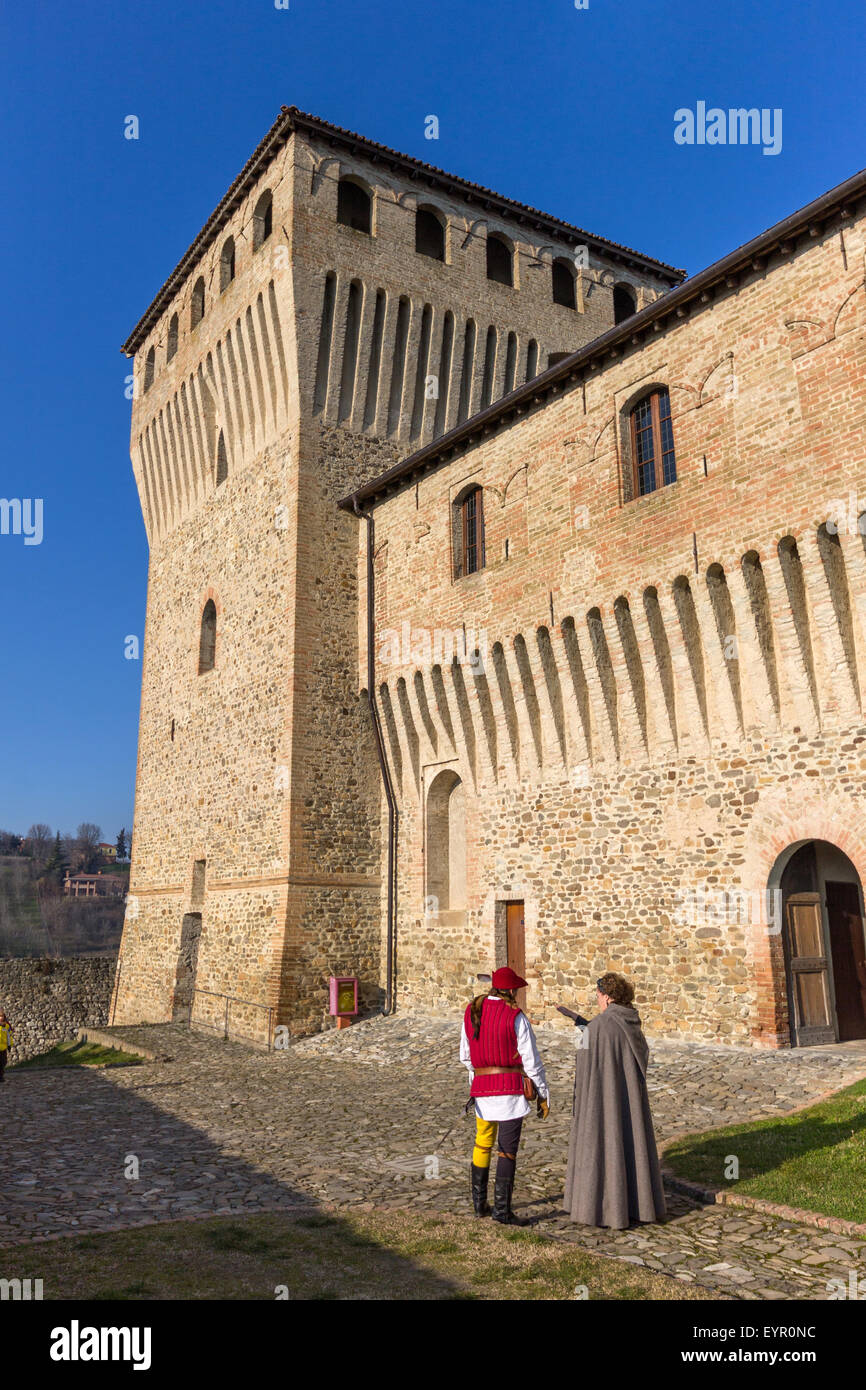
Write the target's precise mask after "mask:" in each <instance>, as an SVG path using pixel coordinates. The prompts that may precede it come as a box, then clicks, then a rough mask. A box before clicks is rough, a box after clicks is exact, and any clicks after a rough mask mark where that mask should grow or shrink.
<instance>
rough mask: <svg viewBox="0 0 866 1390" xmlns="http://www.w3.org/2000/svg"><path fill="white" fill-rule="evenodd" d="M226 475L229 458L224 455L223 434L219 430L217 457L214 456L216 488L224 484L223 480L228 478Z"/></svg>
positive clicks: (224, 442)
mask: <svg viewBox="0 0 866 1390" xmlns="http://www.w3.org/2000/svg"><path fill="white" fill-rule="evenodd" d="M228 475H229V456H228V454H227V453H226V441H225V435H224V434H223V432H222V430H220V437H219V439H218V440H217V456H216V485H217V487H219V485H220V483H224V482H225V480H226V478H227V477H228Z"/></svg>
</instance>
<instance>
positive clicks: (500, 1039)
mask: <svg viewBox="0 0 866 1390" xmlns="http://www.w3.org/2000/svg"><path fill="white" fill-rule="evenodd" d="M519 1014H520V1010H519V1009H513V1008H512V1007H511V1005H510V1004H508V1003H507V1002H506V1001H505V1000H504V999H485V1001H484V1003H483V1004H482V1005H481V1027H480V1028H479V1030H478V1038H477V1040H476V1039H475V1038H474V1037H473V1036H472V1019H471V1017H470V1006H467V1009H466V1013H465V1014H464V1015H463V1026H464V1028H465V1029H466V1036H467V1038H468V1039H469V1059H470V1061H471V1062H472V1067H473V1070H475V1071H476V1073H477V1069H478V1068H479V1067H519V1066H522V1065H523V1064H522V1062H521V1060H520V1053H519V1052H518V1050H517V1033H516V1030H515V1024H516V1022H517V1019H518V1016H519ZM522 1090H523V1075H522V1073H521V1072H519V1071H512V1072H500V1073H499V1074H498V1075H497V1076H478V1075H477V1074H476V1075H475V1076H473V1078H472V1089H471V1091H470V1094H471V1095H473V1096H519V1095H520V1094H521V1092H522Z"/></svg>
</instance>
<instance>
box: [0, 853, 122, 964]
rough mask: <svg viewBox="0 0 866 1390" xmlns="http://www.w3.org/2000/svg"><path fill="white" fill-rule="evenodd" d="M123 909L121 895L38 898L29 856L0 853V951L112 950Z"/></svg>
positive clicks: (94, 952) (11, 953)
mask: <svg viewBox="0 0 866 1390" xmlns="http://www.w3.org/2000/svg"><path fill="white" fill-rule="evenodd" d="M111 872H112V873H114V872H119V873H122V872H123V870H122V869H121V868H120V866H118V868H117V870H116V871H115V870H114V869H112V870H111ZM123 914H124V899H123V898H122V897H118V898H65V897H63V896H62V895H60V896H52V897H49V896H46V895H44V894H43V895H42V897H41V899H40V892H39V886H38V884H37V882H36V866H35V865H34V863H33V860H32V859H29V858H26V857H25V856H23V855H16V854H10V855H0V956H45V955H49V956H84V955H103V954H114V953H115V952H116V951H117V950H118V948H119V946H120V936H121V931H122V929H123Z"/></svg>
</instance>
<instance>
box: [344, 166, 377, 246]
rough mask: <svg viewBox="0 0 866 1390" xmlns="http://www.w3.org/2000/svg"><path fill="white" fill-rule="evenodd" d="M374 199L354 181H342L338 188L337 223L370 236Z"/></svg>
mask: <svg viewBox="0 0 866 1390" xmlns="http://www.w3.org/2000/svg"><path fill="white" fill-rule="evenodd" d="M372 206H373V199H372V197H371V196H370V194H369V193H368V191H367V189H366V188H362V187H361V185H360V184H358V183H355V181H354V179H340V182H339V185H338V187H337V221H338V222H342V224H343V226H344V227H353V228H354V230H355V231H356V232H366V233H367V235H368V236H369V234H370V227H371V223H372Z"/></svg>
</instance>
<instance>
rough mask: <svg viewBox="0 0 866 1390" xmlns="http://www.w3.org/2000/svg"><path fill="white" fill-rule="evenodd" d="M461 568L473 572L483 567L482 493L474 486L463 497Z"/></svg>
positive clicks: (466, 572)
mask: <svg viewBox="0 0 866 1390" xmlns="http://www.w3.org/2000/svg"><path fill="white" fill-rule="evenodd" d="M461 512H462V521H463V546H462V562H463V563H462V570H463V573H464V574H475V573H476V572H477V571H478V570H480V569H483V568H484V494H483V492H482V490H481V488H480V487H474V488H473V489H472V491H471V492H469V493H467V495H466V497H464V499H463V506H462V508H461Z"/></svg>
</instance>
